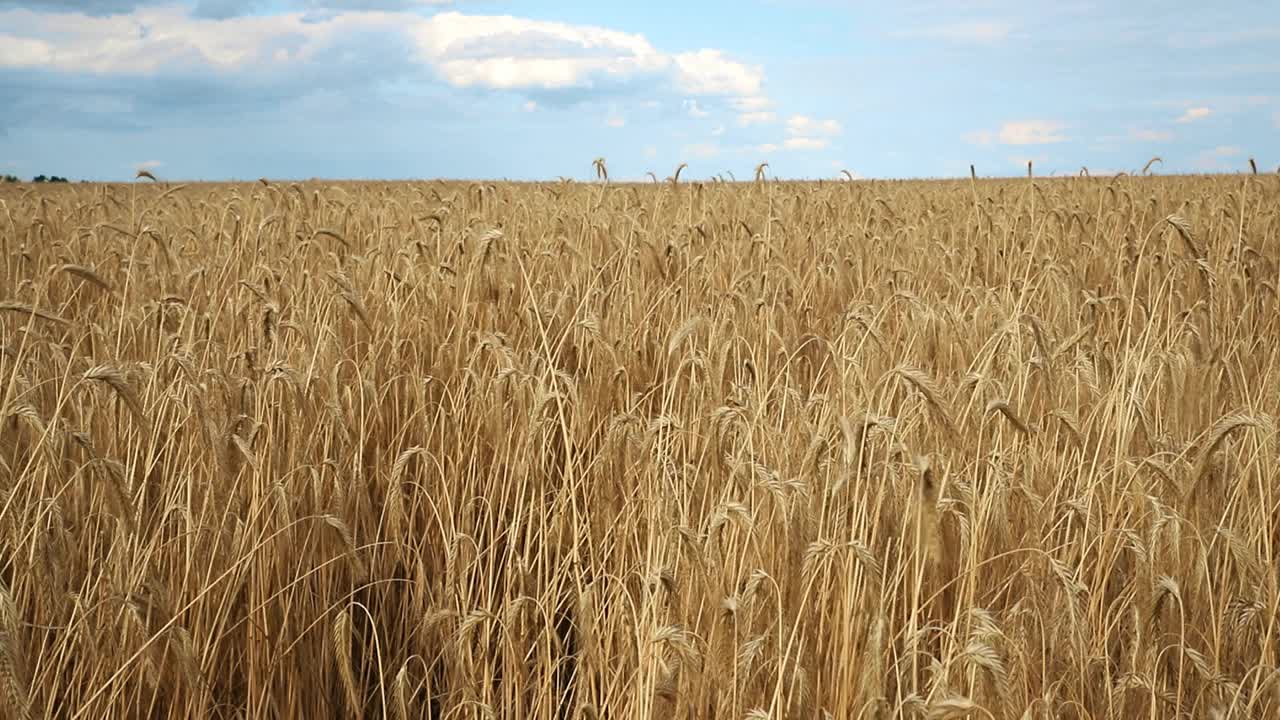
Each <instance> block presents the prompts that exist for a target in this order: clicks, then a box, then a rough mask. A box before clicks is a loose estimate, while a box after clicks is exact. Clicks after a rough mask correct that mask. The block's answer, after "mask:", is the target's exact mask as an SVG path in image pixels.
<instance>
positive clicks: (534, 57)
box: [410, 12, 672, 90]
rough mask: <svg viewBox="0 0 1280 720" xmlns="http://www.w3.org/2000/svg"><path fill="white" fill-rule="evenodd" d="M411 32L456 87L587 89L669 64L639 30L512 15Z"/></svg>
mask: <svg viewBox="0 0 1280 720" xmlns="http://www.w3.org/2000/svg"><path fill="white" fill-rule="evenodd" d="M410 33H411V35H412V36H413V38H414V40H415V41H416V43H417V46H418V49H419V53H420V56H421V58H422V59H423V60H424V61H426V62H427V63H428V64H430V65H431V66H433V67H434V68H435V69H436V70H437V71H438V72H439V73H440V75H441V76H442V77H443V78H444V79H445V81H446V82H448V83H449V84H451V85H454V86H457V87H480V88H488V89H497V90H520V89H542V90H557V89H565V88H575V87H592V86H593V85H595V84H597V83H601V82H605V81H609V80H613V81H624V80H628V79H631V78H633V77H635V76H637V75H645V74H650V73H658V72H661V71H664V70H667V69H668V68H669V67H670V66H671V64H672V60H671V57H670V56H669V55H666V54H664V53H661V52H659V51H658V50H657V49H655V48H654V47H653V46H652V45H651V44H649V41H648V40H646V39H645V38H644V36H643V35H634V34H630V33H624V32H619V31H616V30H607V29H604V28H598V27H591V26H585V25H569V24H566V23H558V22H547V21H541V20H527V19H524V18H517V17H511V16H499V17H485V16H479V15H463V14H461V13H456V12H449V13H441V14H439V15H436V16H434V17H431V18H426V19H420V20H418V21H417V22H415V23H413V26H412V28H411V29H410Z"/></svg>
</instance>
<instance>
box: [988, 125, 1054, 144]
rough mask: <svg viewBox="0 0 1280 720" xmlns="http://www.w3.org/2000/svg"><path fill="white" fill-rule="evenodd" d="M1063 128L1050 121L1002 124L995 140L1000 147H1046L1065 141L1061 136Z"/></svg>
mask: <svg viewBox="0 0 1280 720" xmlns="http://www.w3.org/2000/svg"><path fill="white" fill-rule="evenodd" d="M1065 128H1066V126H1064V124H1062V123H1056V122H1051V120H1021V122H1014V123H1005V124H1002V126H1000V135H998V136H997V140H1000V143H1001V145H1048V143H1052V142H1062V141H1065V140H1066V137H1065V136H1064V135H1062V131H1064V129H1065Z"/></svg>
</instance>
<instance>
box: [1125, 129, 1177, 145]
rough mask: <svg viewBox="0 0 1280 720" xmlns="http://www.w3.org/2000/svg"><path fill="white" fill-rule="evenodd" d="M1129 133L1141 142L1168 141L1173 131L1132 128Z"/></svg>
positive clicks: (1171, 137)
mask: <svg viewBox="0 0 1280 720" xmlns="http://www.w3.org/2000/svg"><path fill="white" fill-rule="evenodd" d="M1130 135H1131V136H1132V137H1133V139H1134V140H1140V141H1142V142H1168V141H1170V140H1172V139H1173V133H1172V132H1170V131H1168V130H1134V131H1133V132H1132V133H1130Z"/></svg>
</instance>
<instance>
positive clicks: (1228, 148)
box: [1194, 145, 1244, 170]
mask: <svg viewBox="0 0 1280 720" xmlns="http://www.w3.org/2000/svg"><path fill="white" fill-rule="evenodd" d="M1241 155H1244V150H1242V149H1240V148H1239V147H1236V146H1235V145H1219V146H1217V147H1215V148H1212V149H1209V150H1205V151H1204V152H1201V153H1200V154H1199V155H1197V156H1196V158H1195V161H1194V165H1195V167H1196V168H1197V169H1199V170H1228V169H1231V168H1232V167H1234V166H1235V164H1236V162H1237V161H1236V158H1239V157H1240V156H1241Z"/></svg>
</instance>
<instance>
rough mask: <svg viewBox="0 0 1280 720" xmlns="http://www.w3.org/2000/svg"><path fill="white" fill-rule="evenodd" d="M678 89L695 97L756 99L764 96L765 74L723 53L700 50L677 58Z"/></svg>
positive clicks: (679, 55)
mask: <svg viewBox="0 0 1280 720" xmlns="http://www.w3.org/2000/svg"><path fill="white" fill-rule="evenodd" d="M675 63H676V68H677V71H676V85H677V87H679V88H680V89H682V90H684V91H685V92H687V93H690V94H693V95H732V96H738V97H742V96H753V95H756V94H758V93H759V92H760V85H761V83H762V82H763V80H764V73H763V71H762V70H761V69H760V68H758V67H748V66H746V65H743V64H742V63H740V62H735V61H733V60H730V59H728V58H726V57H725V56H724V53H722V52H720V51H719V50H708V49H703V50H698V51H696V52H686V53H679V54H677V55H676V56H675Z"/></svg>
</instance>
